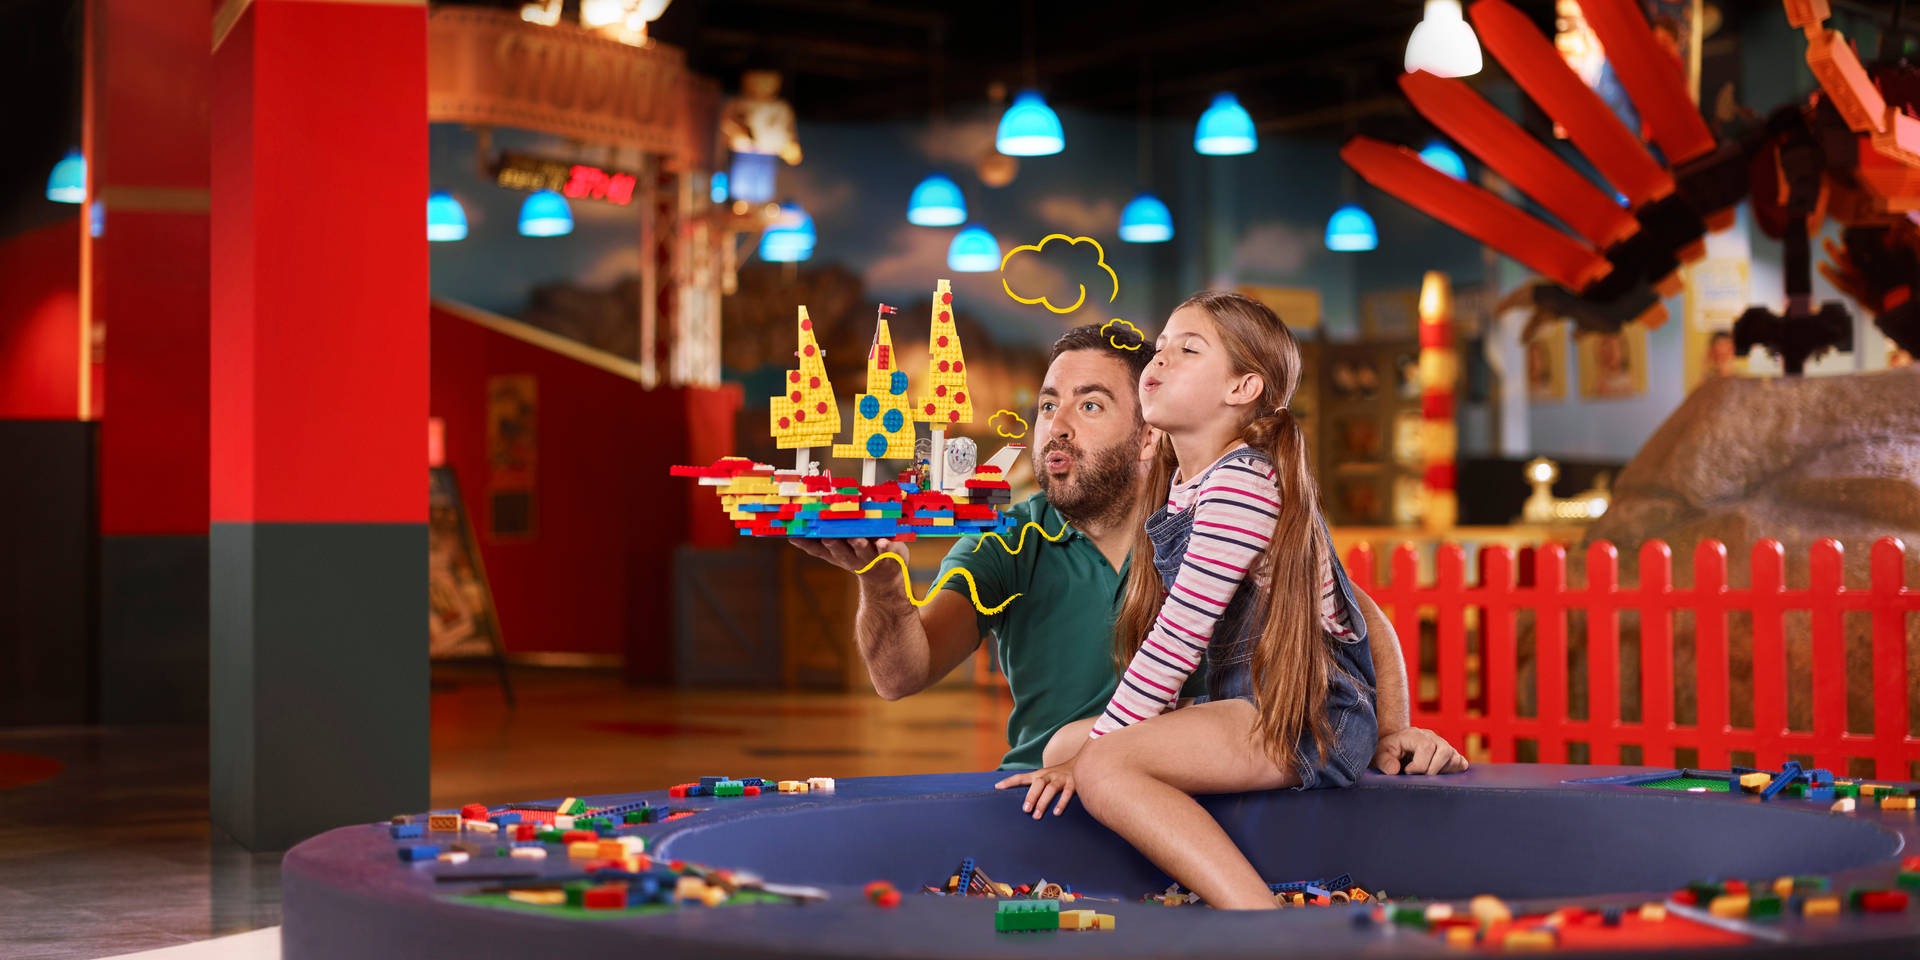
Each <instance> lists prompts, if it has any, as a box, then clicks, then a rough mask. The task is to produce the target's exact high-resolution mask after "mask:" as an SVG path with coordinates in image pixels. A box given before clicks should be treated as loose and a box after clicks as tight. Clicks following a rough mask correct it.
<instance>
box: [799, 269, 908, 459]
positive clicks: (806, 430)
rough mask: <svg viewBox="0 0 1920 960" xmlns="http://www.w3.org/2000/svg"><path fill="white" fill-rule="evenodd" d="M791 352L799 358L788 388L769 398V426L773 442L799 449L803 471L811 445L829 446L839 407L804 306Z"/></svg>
mask: <svg viewBox="0 0 1920 960" xmlns="http://www.w3.org/2000/svg"><path fill="white" fill-rule="evenodd" d="M794 356H795V357H797V358H798V359H799V361H800V362H799V365H798V367H797V368H796V369H793V370H788V371H787V383H786V387H787V392H786V393H785V394H782V395H780V396H776V397H774V398H772V402H771V406H772V411H771V416H772V421H773V423H772V430H773V439H774V443H775V445H776V446H778V447H779V448H780V449H782V450H797V451H799V452H798V453H797V454H796V455H795V469H797V470H799V471H800V472H802V473H805V472H807V465H808V464H807V461H808V457H809V455H810V454H811V452H812V448H814V447H825V446H830V445H831V444H832V443H833V435H834V434H836V433H839V432H840V407H839V405H837V404H836V403H835V402H834V399H833V384H832V383H829V382H828V381H827V365H826V362H825V353H824V352H822V351H821V349H820V343H819V341H817V340H815V339H814V336H813V321H812V320H810V319H808V318H807V308H806V307H804V306H803V307H801V308H800V349H799V350H798V351H796V352H795V353H794ZM908 446H909V448H911V446H912V444H911V442H909V444H908Z"/></svg>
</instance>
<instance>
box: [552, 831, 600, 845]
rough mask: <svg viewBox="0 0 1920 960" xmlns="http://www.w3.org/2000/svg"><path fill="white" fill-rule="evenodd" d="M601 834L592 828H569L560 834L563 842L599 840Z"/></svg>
mask: <svg viewBox="0 0 1920 960" xmlns="http://www.w3.org/2000/svg"><path fill="white" fill-rule="evenodd" d="M599 839H600V835H599V834H597V833H594V832H593V831H592V830H568V831H567V832H566V833H563V834H561V835H560V842H561V843H581V842H593V841H598V840H599Z"/></svg>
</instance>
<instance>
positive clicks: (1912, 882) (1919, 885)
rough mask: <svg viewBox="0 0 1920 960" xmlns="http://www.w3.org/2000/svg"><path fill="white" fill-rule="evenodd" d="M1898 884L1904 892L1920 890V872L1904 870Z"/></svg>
mask: <svg viewBox="0 0 1920 960" xmlns="http://www.w3.org/2000/svg"><path fill="white" fill-rule="evenodd" d="M1896 882H1897V883H1898V884H1899V885H1900V889H1902V890H1920V871H1913V870H1902V871H1900V876H1899V878H1898V880H1897V881H1896Z"/></svg>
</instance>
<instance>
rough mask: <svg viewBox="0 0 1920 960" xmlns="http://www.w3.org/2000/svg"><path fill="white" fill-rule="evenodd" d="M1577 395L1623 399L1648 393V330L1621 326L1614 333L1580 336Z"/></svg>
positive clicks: (1625, 325)
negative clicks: (1578, 393) (1578, 388)
mask: <svg viewBox="0 0 1920 960" xmlns="http://www.w3.org/2000/svg"><path fill="white" fill-rule="evenodd" d="M1579 345H1580V396H1582V397H1584V398H1587V399H1590V400H1622V399H1627V398H1630V397H1638V396H1642V395H1644V394H1645V393H1646V392H1647V328H1646V327H1643V326H1641V325H1640V324H1637V323H1629V324H1624V325H1622V326H1621V327H1620V329H1619V331H1618V332H1615V333H1589V334H1585V335H1583V336H1581V337H1580V339H1579Z"/></svg>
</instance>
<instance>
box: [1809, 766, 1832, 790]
mask: <svg viewBox="0 0 1920 960" xmlns="http://www.w3.org/2000/svg"><path fill="white" fill-rule="evenodd" d="M1802 779H1804V780H1806V781H1807V782H1808V783H1810V784H1813V785H1814V786H1816V787H1817V786H1823V785H1824V786H1829V787H1831V786H1833V771H1832V770H1828V769H1826V768H1825V767H1814V768H1813V769H1812V770H1808V771H1807V772H1806V773H1805V774H1803V775H1802Z"/></svg>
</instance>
